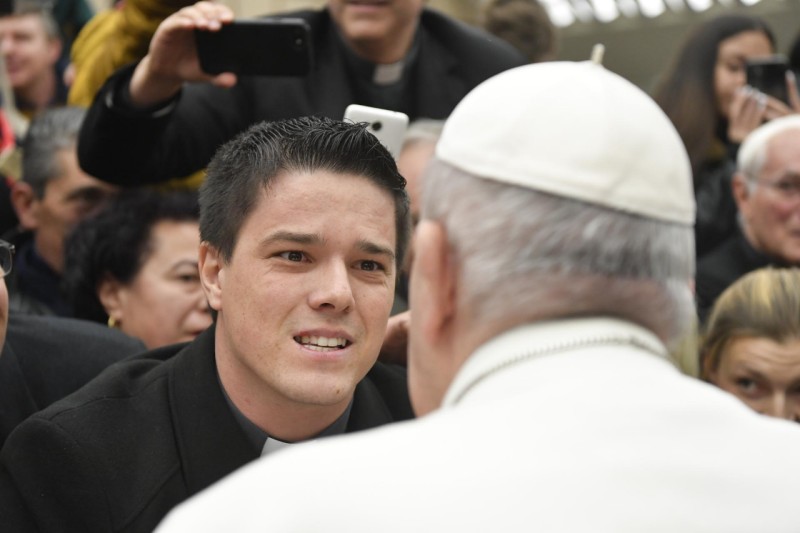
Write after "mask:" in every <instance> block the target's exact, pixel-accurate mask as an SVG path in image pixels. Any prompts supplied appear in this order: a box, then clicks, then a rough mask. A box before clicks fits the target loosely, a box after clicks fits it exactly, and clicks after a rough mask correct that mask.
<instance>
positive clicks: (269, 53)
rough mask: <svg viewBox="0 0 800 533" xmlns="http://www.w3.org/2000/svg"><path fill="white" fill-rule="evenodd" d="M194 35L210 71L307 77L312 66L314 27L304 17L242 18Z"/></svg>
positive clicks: (206, 69)
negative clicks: (216, 28) (216, 29)
mask: <svg viewBox="0 0 800 533" xmlns="http://www.w3.org/2000/svg"><path fill="white" fill-rule="evenodd" d="M194 36H195V42H196V44H197V56H198V59H199V60H200V68H202V69H203V71H204V72H206V73H208V74H220V73H222V72H233V73H234V74H237V75H239V76H305V75H306V74H308V71H309V70H310V69H311V30H310V28H309V26H308V24H307V23H306V21H304V20H301V19H292V18H282V19H279V18H272V19H269V18H267V19H240V20H234V21H233V22H231V23H230V24H225V25H223V26H222V28H220V30H219V31H204V30H195V32H194Z"/></svg>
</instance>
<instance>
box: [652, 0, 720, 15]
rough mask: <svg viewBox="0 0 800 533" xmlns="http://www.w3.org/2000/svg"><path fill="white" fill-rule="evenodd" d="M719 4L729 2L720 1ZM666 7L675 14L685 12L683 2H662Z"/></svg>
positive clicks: (681, 0) (668, 0) (673, 0)
mask: <svg viewBox="0 0 800 533" xmlns="http://www.w3.org/2000/svg"><path fill="white" fill-rule="evenodd" d="M720 1H721V2H728V1H730V0H720ZM664 2H665V3H666V4H667V7H668V8H670V10H671V11H673V12H675V13H682V12H684V11H686V4H685V3H684V1H683V0H664Z"/></svg>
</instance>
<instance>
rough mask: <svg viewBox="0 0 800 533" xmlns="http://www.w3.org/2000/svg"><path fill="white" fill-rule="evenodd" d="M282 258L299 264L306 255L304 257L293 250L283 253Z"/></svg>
mask: <svg viewBox="0 0 800 533" xmlns="http://www.w3.org/2000/svg"><path fill="white" fill-rule="evenodd" d="M280 256H281V257H282V258H284V259H286V260H287V261H294V262H297V263H299V262H300V261H302V260H303V259H305V255H303V252H298V251H297V250H292V251H290V252H283V253H282V254H280Z"/></svg>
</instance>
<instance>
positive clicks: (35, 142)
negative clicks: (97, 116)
mask: <svg viewBox="0 0 800 533" xmlns="http://www.w3.org/2000/svg"><path fill="white" fill-rule="evenodd" d="M85 114H86V112H85V110H84V109H82V108H79V107H58V108H53V109H48V110H45V111H43V112H42V113H40V114H39V115H37V116H36V118H34V119H33V121H32V122H31V125H30V127H29V128H28V132H27V133H26V135H25V139H24V141H23V144H22V181H24V182H26V183H28V184H29V185H30V186H31V188H32V189H33V191H34V192H35V193H36V195H37V196H38V197H39V198H42V197H43V196H44V190H45V187H46V186H47V183H48V182H49V181H50V180H52V179H53V178H56V177H58V175H59V174H60V172H61V170H60V168H59V165H58V159H57V157H56V155H57V154H58V152H59V151H60V150H65V149H69V150H72V149H74V148H75V145H76V143H77V139H78V132H79V131H80V128H81V123H82V122H83V117H84V115H85Z"/></svg>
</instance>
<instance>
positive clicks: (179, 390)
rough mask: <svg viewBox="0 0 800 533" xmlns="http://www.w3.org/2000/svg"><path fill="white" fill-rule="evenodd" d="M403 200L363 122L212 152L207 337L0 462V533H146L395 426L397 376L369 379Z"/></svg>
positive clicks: (100, 387) (280, 127) (404, 226)
mask: <svg viewBox="0 0 800 533" xmlns="http://www.w3.org/2000/svg"><path fill="white" fill-rule="evenodd" d="M404 187H405V180H404V179H403V178H402V177H401V176H400V174H399V173H398V172H397V167H396V165H395V162H394V160H393V159H392V156H391V155H390V154H389V152H388V150H386V149H385V148H384V147H383V146H382V145H381V144H380V142H379V141H378V140H377V138H375V136H373V135H372V134H371V133H370V132H369V131H368V130H367V129H366V125H365V124H352V123H343V122H339V121H334V120H331V119H325V118H301V119H291V120H287V121H278V122H273V123H261V124H258V125H255V126H253V127H251V128H250V129H248V130H247V131H246V132H244V133H242V134H241V135H239V136H238V137H236V138H235V139H234V140H232V141H230V142H229V143H227V144H226V145H224V146H223V147H222V148H221V149H220V150H219V152H218V153H217V155H216V156H215V158H214V159H213V160H212V162H211V163H210V165H209V169H208V176H207V178H206V181H205V183H204V185H203V187H202V189H201V191H200V236H201V240H202V243H201V245H200V250H199V261H198V263H199V273H200V279H201V282H202V285H203V289H204V291H205V294H206V297H207V299H208V303H209V305H210V306H211V308H212V309H213V310H214V312H215V313H216V317H215V323H214V325H212V327H211V328H210V329H208V330H207V331H206V332H204V333H203V334H201V335H200V336H199V337H198V338H197V339H196V340H195V341H193V342H192V343H190V344H188V345H177V346H171V347H167V348H163V349H160V350H155V351H152V352H148V353H145V354H143V355H142V356H140V357H136V358H133V359H130V360H128V361H125V362H123V363H121V364H120V365H119V366H115V367H114V368H113V369H110V370H109V371H108V372H107V373H105V374H103V376H101V377H100V378H98V379H97V380H95V381H94V382H92V383H91V384H90V385H89V386H87V387H84V388H83V389H81V390H80V391H78V392H77V393H76V394H74V395H72V396H70V397H68V398H66V399H64V400H62V401H61V402H58V403H56V404H54V405H52V406H50V407H49V408H48V409H46V410H44V411H42V412H41V413H40V414H38V415H36V416H34V417H32V418H31V419H29V420H28V421H26V422H24V423H23V424H22V425H21V426H20V427H19V428H18V429H17V430H16V431H15V432H14V433H13V434H12V435H11V436H10V437H9V439H8V440H7V442H6V445H5V446H4V448H3V450H2V452H0V523H2V524H3V528H4V529H6V530H8V531H15V532H19V533H21V532H25V531H39V532H43V533H44V532H49V531H81V532H84V533H91V532H98V533H99V532H108V531H123V530H124V531H127V532H142V533H143V532H150V531H152V530H153V528H154V527H155V526H156V524H157V523H158V521H159V520H160V519H161V518H162V517H163V516H164V514H166V512H167V511H169V509H171V508H172V507H173V506H174V505H176V504H178V503H180V502H181V501H182V500H184V499H186V498H188V497H189V496H191V495H193V494H195V493H197V492H198V491H200V490H202V489H204V488H205V487H207V486H208V485H210V484H211V483H213V482H215V481H217V480H219V479H220V478H221V477H223V476H225V475H226V474H229V473H231V472H232V471H233V470H235V469H236V468H238V467H240V466H242V465H244V464H245V463H247V462H249V461H251V460H253V459H255V458H257V457H259V456H260V455H266V454H271V453H272V452H274V451H276V450H278V449H280V448H284V447H286V446H288V445H290V444H291V443H295V442H298V441H303V440H309V439H316V438H319V437H324V436H329V435H336V434H341V433H349V432H353V431H357V430H361V429H366V428H370V427H374V426H378V425H381V424H386V423H389V422H392V421H395V420H402V419H406V418H410V417H411V416H412V412H411V406H410V404H409V401H408V393H407V388H406V380H405V372H404V370H403V369H399V368H395V367H387V366H384V365H381V364H376V363H375V361H376V358H377V356H378V352H379V351H380V348H381V344H382V342H383V338H384V333H385V330H386V324H387V320H388V317H389V312H390V310H391V308H392V300H393V294H394V287H395V279H396V276H397V271H398V267H399V265H400V264H401V262H402V258H403V255H404V254H405V250H406V247H407V244H408V241H409V233H410V215H409V209H408V197H407V195H406V193H405V190H404ZM379 476H380V474H379V473H376V477H379Z"/></svg>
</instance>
